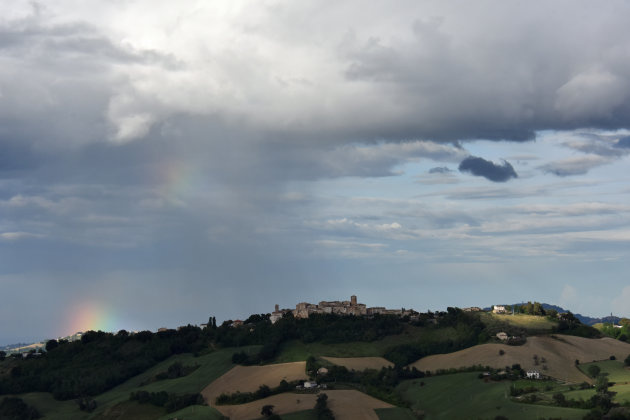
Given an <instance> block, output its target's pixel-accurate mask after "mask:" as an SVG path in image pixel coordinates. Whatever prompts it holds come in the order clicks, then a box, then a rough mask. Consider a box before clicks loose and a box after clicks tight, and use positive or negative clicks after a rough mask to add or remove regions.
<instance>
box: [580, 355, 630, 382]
mask: <svg viewBox="0 0 630 420" xmlns="http://www.w3.org/2000/svg"><path fill="white" fill-rule="evenodd" d="M593 365H595V366H599V368H600V369H601V372H602V373H607V374H608V380H609V381H610V382H615V383H618V384H624V383H630V368H627V367H625V366H624V365H623V362H620V361H617V360H604V361H601V362H593V363H584V364H581V365H579V368H580V370H581V371H582V372H584V373H585V374H586V375H588V368H589V367H590V366H593Z"/></svg>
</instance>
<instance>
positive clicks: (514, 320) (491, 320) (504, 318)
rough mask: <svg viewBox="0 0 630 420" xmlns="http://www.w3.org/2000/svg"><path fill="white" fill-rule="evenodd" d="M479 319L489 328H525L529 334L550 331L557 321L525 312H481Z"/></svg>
mask: <svg viewBox="0 0 630 420" xmlns="http://www.w3.org/2000/svg"><path fill="white" fill-rule="evenodd" d="M480 316H481V321H482V322H483V323H484V324H486V326H487V327H488V329H489V330H496V329H501V328H502V327H509V326H512V327H518V328H523V329H525V330H527V331H528V332H529V333H530V334H534V333H541V332H550V331H551V329H552V328H553V327H555V326H556V325H558V322H557V321H552V320H551V319H549V318H547V317H545V316H536V315H525V314H514V315H512V314H494V313H492V312H483V313H481V314H480Z"/></svg>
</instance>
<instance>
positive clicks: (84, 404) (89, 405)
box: [77, 397, 97, 413]
mask: <svg viewBox="0 0 630 420" xmlns="http://www.w3.org/2000/svg"><path fill="white" fill-rule="evenodd" d="M77 404H78V405H79V410H81V411H87V412H88V413H91V412H92V411H94V410H96V406H97V404H96V400H95V399H93V398H88V397H82V398H79V399H77Z"/></svg>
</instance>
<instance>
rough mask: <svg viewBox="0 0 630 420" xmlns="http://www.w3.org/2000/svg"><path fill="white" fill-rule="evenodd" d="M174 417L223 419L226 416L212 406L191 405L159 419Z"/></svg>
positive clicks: (190, 419)
mask: <svg viewBox="0 0 630 420" xmlns="http://www.w3.org/2000/svg"><path fill="white" fill-rule="evenodd" d="M173 418H177V419H185V420H221V419H223V418H224V417H223V414H221V413H220V412H219V411H217V410H216V409H214V408H212V407H208V406H205V405H191V406H190V407H186V408H183V409H181V410H179V411H175V412H174V413H169V414H166V415H164V416H162V417H159V419H158V420H169V419H173Z"/></svg>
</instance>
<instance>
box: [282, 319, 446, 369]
mask: <svg viewBox="0 0 630 420" xmlns="http://www.w3.org/2000/svg"><path fill="white" fill-rule="evenodd" d="M457 339H458V333H457V331H456V330H455V328H451V327H447V328H440V329H433V328H422V327H413V326H410V325H408V326H406V327H405V330H404V332H403V333H402V334H397V335H389V336H387V337H384V338H383V339H381V340H377V341H372V342H364V341H357V342H355V341H353V342H349V343H332V344H326V343H321V342H320V343H303V342H301V341H297V340H292V341H287V342H285V343H284V344H283V345H282V348H281V349H280V352H279V354H278V356H277V357H276V359H275V360H274V363H285V362H298V361H301V360H306V359H307V358H308V357H309V356H315V357H321V356H328V357H379V356H383V355H384V354H385V352H386V351H387V350H389V349H390V348H392V347H395V346H399V345H401V344H412V343H428V342H436V341H445V340H454V341H455V340H457Z"/></svg>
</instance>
